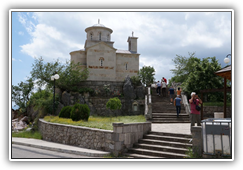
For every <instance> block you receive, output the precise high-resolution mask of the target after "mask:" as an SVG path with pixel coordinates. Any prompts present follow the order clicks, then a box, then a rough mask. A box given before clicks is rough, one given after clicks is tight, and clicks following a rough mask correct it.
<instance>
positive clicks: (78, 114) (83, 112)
mask: <svg viewBox="0 0 243 170" xmlns="http://www.w3.org/2000/svg"><path fill="white" fill-rule="evenodd" d="M89 113H90V109H89V107H88V105H87V104H79V103H76V104H75V105H74V106H73V107H72V111H71V115H70V117H71V119H72V120H73V121H79V120H81V119H82V120H88V119H89Z"/></svg>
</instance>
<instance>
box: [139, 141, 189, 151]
mask: <svg viewBox="0 0 243 170" xmlns="http://www.w3.org/2000/svg"><path fill="white" fill-rule="evenodd" d="M138 143H145V144H153V145H161V146H171V147H176V148H186V149H187V148H191V147H192V144H188V143H180V142H170V141H161V140H152V139H139V140H138Z"/></svg>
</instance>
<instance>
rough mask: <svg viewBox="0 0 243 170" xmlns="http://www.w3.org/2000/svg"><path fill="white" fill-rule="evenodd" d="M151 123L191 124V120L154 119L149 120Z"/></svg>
mask: <svg viewBox="0 0 243 170" xmlns="http://www.w3.org/2000/svg"><path fill="white" fill-rule="evenodd" d="M149 121H150V122H151V123H190V120H183V121H181V120H170V121H168V120H156V119H152V120H149Z"/></svg>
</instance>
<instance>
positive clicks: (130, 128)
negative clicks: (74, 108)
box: [38, 119, 151, 156]
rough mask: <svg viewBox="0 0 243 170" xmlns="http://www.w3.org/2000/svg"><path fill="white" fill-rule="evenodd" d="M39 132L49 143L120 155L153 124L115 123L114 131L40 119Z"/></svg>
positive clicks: (149, 129)
mask: <svg viewBox="0 0 243 170" xmlns="http://www.w3.org/2000/svg"><path fill="white" fill-rule="evenodd" d="M38 126H39V131H40V132H41V134H42V136H43V139H44V140H47V141H52V142H57V143H63V144H67V145H73V146H79V147H83V148H88V149H97V150H103V151H108V152H111V153H113V154H114V155H116V156H117V155H118V154H119V153H123V152H126V151H127V149H128V148H131V147H132V146H133V144H134V143H136V142H138V140H139V139H141V138H143V135H144V134H146V133H148V132H149V131H151V123H148V122H146V123H131V124H123V123H113V131H111V130H101V129H95V128H87V127H81V126H72V125H63V124H58V123H49V122H46V121H44V120H43V119H39V123H38Z"/></svg>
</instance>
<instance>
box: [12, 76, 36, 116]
mask: <svg viewBox="0 0 243 170" xmlns="http://www.w3.org/2000/svg"><path fill="white" fill-rule="evenodd" d="M33 89H34V83H33V80H32V78H29V79H28V80H26V82H22V81H21V82H20V83H18V86H14V85H12V101H13V102H14V103H15V104H16V105H17V106H19V109H20V112H21V113H25V112H26V111H27V110H26V109H27V102H28V101H29V99H30V95H31V91H32V90H33Z"/></svg>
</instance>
